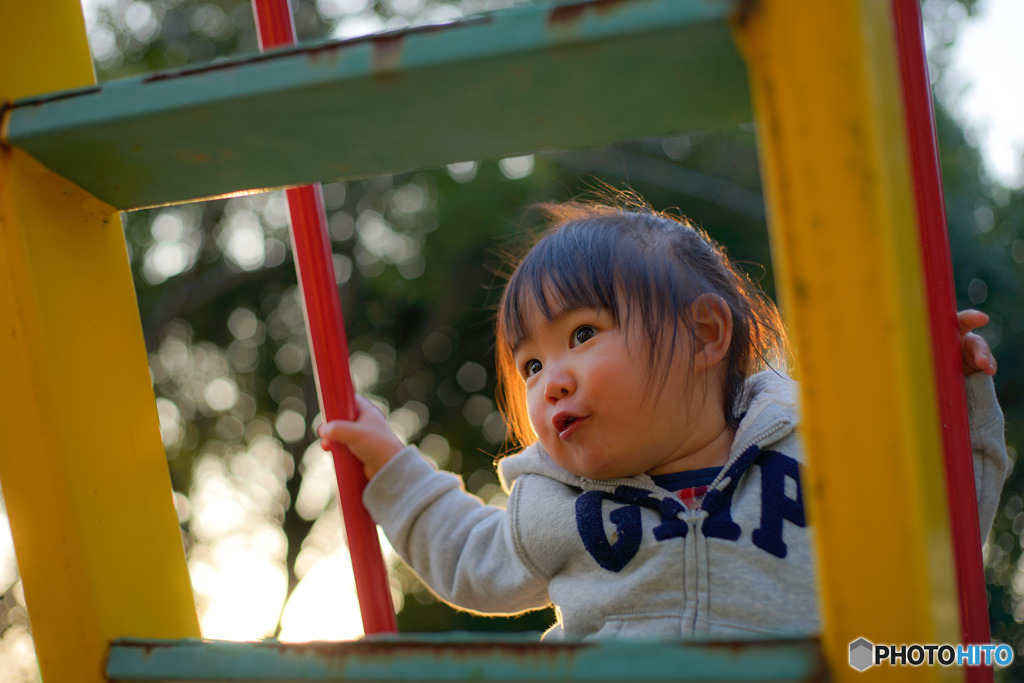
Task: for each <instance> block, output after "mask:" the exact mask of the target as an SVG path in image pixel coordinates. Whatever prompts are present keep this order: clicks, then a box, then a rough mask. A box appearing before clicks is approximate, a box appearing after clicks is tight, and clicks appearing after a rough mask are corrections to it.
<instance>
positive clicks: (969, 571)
mask: <svg viewBox="0 0 1024 683" xmlns="http://www.w3.org/2000/svg"><path fill="white" fill-rule="evenodd" d="M892 9H893V15H894V18H895V25H896V42H897V51H898V53H899V61H900V72H901V76H902V82H903V105H904V106H903V111H904V119H905V121H906V128H907V140H908V144H909V146H910V158H911V164H912V167H913V170H912V174H913V181H914V188H915V194H916V201H917V222H918V231H919V241H920V244H921V253H922V260H923V265H924V275H925V281H926V282H927V288H926V289H927V292H928V313H929V319H930V323H931V337H932V351H933V353H934V357H935V379H936V387H937V389H938V394H939V395H938V399H939V416H940V419H941V421H942V438H943V449H944V455H945V465H946V490H947V493H948V497H949V505H950V524H951V528H952V532H953V552H954V556H955V561H956V574H957V583H958V584H959V603H960V628H961V631H962V636H963V642H964V643H967V644H987V643H989V642H991V633H990V631H989V622H988V604H987V600H986V597H985V571H984V567H983V563H982V557H981V544H982V538H981V532H980V530H979V528H978V503H977V492H976V491H975V490H974V465H973V461H972V456H971V437H970V431H969V427H968V424H967V399H966V396H965V394H964V378H963V356H962V352H961V350H960V336H959V331H958V325H957V317H956V295H955V291H954V287H953V265H952V259H951V257H950V251H949V238H948V231H947V227H946V212H945V202H944V201H943V197H942V176H941V173H940V170H939V153H938V141H937V136H936V132H935V112H934V111H933V109H932V96H931V86H930V82H929V79H928V63H927V58H926V55H925V49H924V39H923V36H922V27H921V8H920V6H919V4H918V0H892ZM965 671H966V672H967V680H968V681H971V682H972V683H980V682H981V681H992V676H993V674H992V669H991V667H967V668H966V669H965Z"/></svg>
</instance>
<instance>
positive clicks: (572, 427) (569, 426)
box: [553, 415, 584, 439]
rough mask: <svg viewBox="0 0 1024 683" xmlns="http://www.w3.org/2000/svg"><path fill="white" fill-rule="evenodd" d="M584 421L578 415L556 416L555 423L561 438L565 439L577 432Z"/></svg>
mask: <svg viewBox="0 0 1024 683" xmlns="http://www.w3.org/2000/svg"><path fill="white" fill-rule="evenodd" d="M583 419H584V418H582V417H579V416H578V415H556V416H555V419H554V420H553V422H554V426H555V431H557V432H558V436H559V438H562V439H565V438H567V437H568V436H569V435H570V434H572V433H573V432H574V431H576V427H577V426H578V425H579V424H580V422H582V420H583Z"/></svg>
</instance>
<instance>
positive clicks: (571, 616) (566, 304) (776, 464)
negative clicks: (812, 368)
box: [319, 203, 1006, 638]
mask: <svg viewBox="0 0 1024 683" xmlns="http://www.w3.org/2000/svg"><path fill="white" fill-rule="evenodd" d="M545 209H546V211H547V214H548V215H549V217H550V219H551V227H550V229H549V230H548V231H547V233H546V234H545V236H544V237H543V238H542V239H541V240H540V241H539V242H538V243H537V244H536V245H535V246H534V247H533V248H532V249H531V250H530V251H529V253H528V254H527V255H526V256H525V258H523V260H522V261H521V262H520V263H519V265H518V267H517V268H516V269H515V271H514V273H513V274H512V277H511V278H510V280H509V283H508V285H507V287H506V289H505V292H504V294H503V296H502V299H501V303H500V306H499V312H498V319H497V355H498V369H499V387H500V398H501V400H502V407H503V410H504V413H505V416H506V418H507V420H508V423H509V426H510V429H511V432H512V435H513V438H514V439H515V440H517V441H518V442H519V443H520V445H522V446H524V447H525V450H523V451H522V452H520V453H518V454H516V455H513V456H510V457H507V458H504V459H503V460H501V461H500V462H499V463H498V472H499V476H500V479H501V482H502V485H503V486H504V487H505V489H506V490H507V491H508V495H509V498H508V505H507V508H505V509H502V508H498V507H492V506H487V505H484V504H482V503H481V501H480V500H479V499H477V498H476V497H474V496H471V495H469V494H468V493H466V492H465V491H464V490H463V487H462V483H461V481H460V480H459V479H458V478H457V477H455V476H454V475H451V474H448V473H445V472H438V471H437V470H435V468H434V467H433V466H432V465H431V464H430V463H429V462H428V461H427V460H426V459H425V458H423V457H422V456H421V455H420V454H419V452H418V451H417V450H416V449H415V448H414V447H411V446H409V447H406V446H404V445H403V444H402V443H401V442H400V441H399V440H398V438H397V437H396V436H395V435H394V434H393V433H392V431H391V430H390V429H389V427H388V425H387V422H386V420H385V418H384V416H383V415H382V414H381V413H380V411H378V410H377V409H376V408H374V407H373V406H372V405H371V404H370V403H369V402H368V401H366V400H365V399H362V398H360V399H358V408H359V416H358V418H357V419H356V420H355V421H354V422H346V421H333V422H330V423H327V424H325V425H323V426H322V427H321V428H320V431H319V434H320V437H321V438H322V439H323V440H324V441H325V444H326V442H327V441H331V440H333V441H340V442H343V443H346V444H347V445H348V446H349V448H350V450H351V451H352V452H353V453H354V454H355V455H356V457H358V458H359V459H360V460H361V461H362V463H363V465H364V468H365V470H366V475H367V477H368V479H369V484H368V485H367V488H366V492H365V495H364V501H365V503H366V506H367V508H368V509H369V511H370V513H371V514H372V515H373V517H374V518H375V519H376V520H377V521H378V522H379V523H380V524H381V525H382V526H383V528H384V531H385V533H386V534H387V536H388V538H389V540H390V541H391V543H392V545H393V546H394V547H395V549H396V550H397V551H398V552H399V554H400V555H401V556H402V557H403V558H404V559H405V560H406V561H407V562H408V563H409V564H410V565H411V566H412V568H413V569H414V570H415V571H416V572H417V573H418V574H419V575H420V577H421V578H422V579H423V580H424V581H425V582H426V584H427V585H428V586H430V587H431V589H432V590H433V591H435V592H436V593H437V594H438V595H439V596H440V597H441V598H442V599H444V600H446V601H447V602H449V603H452V604H453V605H456V606H459V607H462V608H464V609H468V610H472V611H476V612H482V613H487V614H511V613H516V612H521V611H525V610H530V609H536V608H541V607H545V606H547V605H548V604H551V603H553V604H554V605H555V606H556V608H557V614H558V621H557V623H556V624H555V625H554V626H553V627H552V628H551V629H550V630H549V631H548V633H547V634H546V635H547V636H549V637H572V638H587V637H596V638H602V637H610V636H626V637H629V636H655V637H666V638H690V637H694V636H736V635H741V636H746V635H751V634H786V633H790V634H791V633H809V632H815V631H817V630H818V627H819V622H818V619H819V617H818V609H817V603H816V596H815V591H814V585H815V582H814V568H813V561H812V551H811V541H810V535H809V528H808V525H807V519H806V516H805V514H804V504H803V494H802V485H801V480H800V467H801V464H802V462H803V452H802V449H801V447H800V442H799V439H798V438H797V431H796V429H797V427H798V425H799V418H798V414H797V411H796V404H797V387H796V384H795V383H794V382H793V381H792V380H790V379H788V378H787V377H785V376H784V375H782V374H781V373H780V372H778V371H777V370H776V369H774V368H776V367H780V365H781V362H782V360H783V359H784V358H785V357H786V355H787V353H788V347H787V340H786V335H785V331H784V328H783V325H782V323H781V321H780V318H779V315H778V312H777V310H776V308H775V306H774V304H772V302H771V301H770V300H769V299H768V298H767V297H765V296H764V295H763V294H762V293H761V292H760V291H759V290H758V289H757V288H756V287H755V286H754V285H753V284H752V283H751V282H750V281H749V280H748V279H747V277H746V276H744V275H743V274H742V273H741V272H740V271H738V270H737V269H736V268H735V267H734V266H733V265H732V263H731V262H730V261H729V260H728V258H727V257H726V255H725V253H724V251H723V250H722V249H721V248H720V247H719V246H718V245H716V244H715V243H714V242H713V241H712V240H711V239H710V238H709V237H708V236H707V235H706V234H705V233H704V232H703V231H701V230H699V229H698V228H696V227H694V226H693V225H691V224H689V223H687V222H685V221H681V220H676V219H674V218H671V217H668V216H666V215H663V214H658V213H654V212H652V211H650V210H647V209H639V210H623V209H619V208H614V207H609V206H602V205H591V204H579V203H570V204H565V205H549V206H547V207H545ZM961 323H962V325H961V326H962V329H961V333H962V336H963V340H964V358H965V368H966V369H967V370H968V371H970V372H975V371H978V370H982V371H984V373H978V372H975V374H973V375H972V376H971V377H970V378H969V380H968V388H969V392H970V396H969V398H970V405H971V407H972V415H971V419H972V427H973V429H974V435H975V437H976V439H975V443H976V444H977V445H978V449H977V450H976V451H975V461H976V462H975V471H976V472H984V473H985V476H986V477H987V479H986V480H985V481H979V482H978V483H979V486H978V493H979V507H980V510H979V512H980V516H981V524H982V532H983V533H985V532H987V530H988V528H989V526H990V525H991V522H992V517H993V515H994V512H995V506H996V503H997V502H998V496H999V488H1000V487H1001V485H1002V480H1003V473H1004V472H1005V467H1006V453H1005V446H1004V444H1003V438H1002V416H1001V413H1000V412H999V408H998V406H997V405H996V402H995V398H994V392H993V389H992V383H991V380H990V379H989V378H988V377H986V373H987V374H993V373H994V372H995V363H994V361H993V360H992V356H991V353H990V352H989V350H988V347H987V345H985V343H984V341H983V340H981V338H980V337H978V336H977V335H974V334H972V333H971V332H970V330H971V329H972V328H974V327H977V326H979V325H981V324H984V314H981V313H978V312H976V311H972V312H965V313H963V314H961ZM978 430H981V432H982V433H981V434H980V435H979V433H978ZM980 459H985V460H986V461H988V462H987V464H986V465H985V466H984V467H983V466H982V463H980V462H979V460H980Z"/></svg>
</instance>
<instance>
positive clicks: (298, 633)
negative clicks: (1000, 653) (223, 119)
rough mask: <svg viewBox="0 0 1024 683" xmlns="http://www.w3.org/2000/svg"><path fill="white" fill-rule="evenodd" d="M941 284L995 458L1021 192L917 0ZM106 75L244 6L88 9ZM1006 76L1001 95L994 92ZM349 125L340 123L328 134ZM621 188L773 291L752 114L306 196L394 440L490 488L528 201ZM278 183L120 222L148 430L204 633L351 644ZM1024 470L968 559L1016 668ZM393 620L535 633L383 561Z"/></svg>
mask: <svg viewBox="0 0 1024 683" xmlns="http://www.w3.org/2000/svg"><path fill="white" fill-rule="evenodd" d="M292 4H293V9H294V11H295V15H296V24H297V30H298V33H299V37H300V40H315V39H322V38H329V37H334V38H347V37H354V36H359V35H364V34H366V33H371V32H375V31H380V30H387V29H393V28H401V27H406V26H409V25H414V24H421V23H433V22H440V21H450V20H453V19H457V18H459V17H461V16H464V15H467V14H472V13H475V12H479V11H485V10H491V9H498V8H501V7H506V6H510V5H513V4H517V3H516V2H514V1H513V0H463V1H462V2H438V1H436V0H315V1H314V0H292ZM923 8H924V16H925V19H926V24H927V36H928V44H929V51H930V55H929V58H930V61H931V69H932V76H933V80H934V81H935V86H936V91H937V92H938V93H939V97H938V100H937V102H936V108H937V109H936V111H937V116H938V124H939V136H940V150H941V155H942V172H943V176H944V182H945V192H946V204H947V213H948V219H949V226H950V239H951V244H952V252H953V261H954V268H955V279H956V291H957V297H958V303H959V305H960V306H961V307H967V306H974V307H979V308H981V309H983V310H985V311H986V312H988V313H989V314H990V315H991V316H992V323H991V324H990V325H989V326H988V327H987V328H985V329H984V330H983V331H982V334H984V335H985V337H986V338H987V339H988V341H989V343H990V345H991V346H992V347H993V349H994V350H995V353H996V355H997V356H998V358H999V364H1000V366H999V374H998V376H997V378H996V384H997V388H998V391H999V395H1000V399H1001V402H1002V405H1003V407H1004V410H1005V412H1006V415H1007V429H1008V441H1009V444H1010V454H1011V458H1013V459H1016V454H1017V447H1018V446H1019V445H1020V444H1021V443H1022V438H1024V420H1022V414H1024V397H1022V383H1024V366H1022V363H1021V360H1022V350H1024V309H1022V307H1021V302H1022V301H1024V271H1022V266H1021V264H1022V263H1024V195H1022V190H1021V187H1020V183H1019V182H1018V181H1019V178H1018V179H1017V180H1016V181H1015V180H1014V179H1012V178H1010V179H1008V178H1007V177H1005V176H1001V177H999V179H996V177H995V174H992V173H991V172H990V171H988V170H986V167H985V165H984V164H983V163H982V157H981V155H980V153H979V151H978V148H977V145H976V139H977V137H976V136H977V131H976V130H974V129H972V128H971V127H970V126H967V127H966V128H965V124H964V122H963V121H962V120H961V119H959V118H957V117H956V116H955V115H953V114H951V113H950V112H955V111H957V107H958V102H959V101H960V98H961V97H962V96H963V92H964V91H963V87H962V86H963V81H962V78H961V77H960V76H958V75H957V74H955V73H954V72H953V70H952V69H951V66H950V64H951V55H952V54H953V51H954V49H955V47H956V41H957V38H958V30H959V28H960V27H961V26H962V25H963V24H962V21H963V20H964V19H965V18H968V17H969V16H970V15H972V14H973V13H975V12H976V11H977V9H978V7H977V3H976V2H975V1H974V0H926V1H925V2H924V3H923ZM85 12H86V19H87V25H88V32H89V39H90V45H91V49H92V53H93V57H94V60H95V64H96V70H97V73H98V77H99V79H100V80H101V81H105V80H110V79H115V78H121V77H125V76H130V75H134V74H138V73H145V72H152V71H155V70H159V69H166V68H173V67H180V66H183V65H186V64H195V63H205V62H209V61H212V60H216V59H221V58H225V57H230V56H234V55H238V54H239V53H245V52H253V51H255V50H256V34H255V27H254V24H253V19H252V12H251V8H250V5H249V2H248V0H85ZM1007 87H1012V86H1011V85H1010V84H1007ZM339 134H347V135H351V134H358V131H339ZM605 184H607V185H610V186H613V187H619V188H624V187H627V186H628V187H631V188H633V189H635V190H636V191H638V192H639V193H640V194H641V195H643V196H644V197H646V198H647V199H648V200H649V201H650V202H651V204H653V205H654V206H655V207H656V208H659V209H675V210H677V211H679V212H681V213H683V214H685V215H687V216H690V217H691V218H692V219H694V220H695V221H696V222H698V223H699V224H701V225H702V226H704V227H705V228H706V229H707V230H708V231H709V232H710V233H711V234H712V235H713V236H714V237H715V238H716V239H718V240H719V241H721V242H723V243H724V244H725V245H726V246H727V248H728V250H729V252H730V254H731V255H732V256H733V258H734V259H736V260H738V261H739V262H741V263H742V264H743V266H744V267H745V268H746V269H747V270H748V272H749V273H750V274H751V275H752V277H753V278H754V279H755V280H757V281H758V282H760V283H761V284H762V286H763V287H764V288H765V289H766V290H767V291H768V292H769V293H772V292H773V278H772V268H771V259H770V254H769V248H768V242H767V234H766V226H765V212H764V205H763V199H762V195H761V185H760V178H759V172H758V166H757V156H756V149H755V129H754V126H752V125H747V126H734V127H728V128H723V129H716V130H707V131H700V132H689V133H687V134H684V135H678V136H674V137H668V138H657V139H645V140H635V141H629V142H623V143H620V144H617V145H614V146H611V147H607V148H601V149H589V150H573V151H549V152H543V153H538V154H535V155H529V156H523V157H514V158H507V159H481V160H466V161H464V162H461V163H456V164H451V165H449V166H446V167H444V168H439V169H433V170H424V171H417V172H414V173H408V174H403V175H394V176H385V177H380V178H371V179H366V180H360V181H355V182H347V183H333V184H327V185H325V186H324V193H325V199H326V205H327V210H328V217H329V223H330V232H331V238H332V241H333V246H334V254H335V256H334V259H335V266H336V271H337V279H338V284H339V287H340V289H341V294H342V306H343V309H344V311H345V314H346V322H347V327H348V334H349V343H350V347H351V358H350V361H351V368H352V374H353V379H354V381H355V384H356V387H357V389H358V390H359V391H360V392H362V393H364V394H367V395H369V396H370V397H372V398H373V400H375V401H376V402H377V403H378V404H379V405H380V406H381V407H382V408H383V409H384V410H385V412H386V413H387V414H388V416H389V421H390V422H391V424H392V426H393V427H394V428H395V430H396V431H397V432H398V433H399V434H400V435H401V436H403V437H404V438H405V439H407V440H408V441H409V442H412V443H416V444H419V445H420V447H421V449H422V450H423V451H424V452H425V453H427V454H428V455H429V456H430V457H431V458H433V459H434V460H435V461H436V462H437V463H438V464H439V465H440V466H442V467H445V468H448V469H451V470H453V471H456V472H460V473H461V474H462V475H463V476H464V478H465V481H466V485H467V488H468V489H469V490H470V491H472V492H474V493H476V494H477V495H479V496H480V497H481V498H483V499H484V500H487V501H490V502H494V503H500V502H502V500H503V498H504V496H503V494H502V492H501V490H500V488H499V487H498V483H497V479H496V477H495V474H494V460H495V458H496V457H498V456H500V455H501V453H502V448H503V440H504V437H505V426H504V423H503V421H502V418H501V415H500V414H499V413H498V411H497V409H496V406H495V402H494V389H495V374H494V365H493V337H492V315H493V310H494V306H495V304H496V301H497V297H498V295H499V293H500V289H501V285H502V280H501V277H500V272H501V271H502V269H503V266H504V265H505V258H504V256H503V254H506V253H508V252H509V251H514V250H515V249H516V248H517V246H518V245H519V244H520V243H521V242H522V240H523V235H524V234H525V233H526V232H527V231H528V228H529V227H530V224H529V220H528V219H527V218H526V216H527V214H526V212H525V207H527V206H528V205H530V204H531V203H534V202H539V201H549V200H566V199H571V198H575V197H579V196H581V195H585V194H586V193H587V192H589V191H591V190H593V189H594V188H595V187H599V186H601V185H605ZM287 220H288V219H287V207H286V203H285V200H284V196H283V194H282V193H280V192H272V193H267V194H259V195H252V196H245V197H236V198H232V199H227V200H216V201H210V202H204V203H197V204H189V205H181V206H173V207H165V208H159V209H152V210H144V211H137V212H133V213H128V214H124V215H123V221H124V230H125V237H126V240H127V244H128V252H129V256H130V259H131V264H132V269H133V273H134V275H135V283H136V289H137V293H138V300H139V310H140V314H141V319H142V324H143V328H144V334H145V340H146V346H147V350H148V353H149V358H150V367H151V373H152V378H153V387H154V391H155V394H156V397H157V398H156V403H157V406H156V407H157V410H158V412H159V415H160V428H161V435H162V438H163V442H164V446H165V448H166V454H167V464H168V468H169V470H170V474H171V480H172V484H173V488H174V501H175V506H176V509H177V512H178V518H179V520H180V522H181V533H182V540H183V542H184V545H185V548H186V551H187V556H188V563H189V568H190V571H191V576H192V582H193V586H194V589H195V599H196V607H197V609H198V612H199V615H200V620H201V624H202V629H203V634H204V635H205V636H206V637H209V638H223V639H239V640H241V639H257V638H263V637H277V638H280V639H282V640H295V641H298V640H310V639H321V640H331V639H347V638H352V637H356V636H358V635H359V634H360V633H361V626H360V623H359V617H358V608H357V605H356V602H355V597H354V592H353V588H352V578H351V568H350V566H349V563H348V555H347V548H346V546H345V537H344V530H343V527H342V522H341V517H340V512H339V510H338V504H337V501H336V499H335V483H334V475H333V465H332V463H331V461H330V457H329V455H328V454H325V453H324V452H323V451H321V449H320V448H319V446H318V444H317V442H316V440H315V439H314V429H315V426H316V425H317V424H318V421H319V415H318V407H317V401H316V390H315V386H314V381H313V377H312V374H311V365H310V357H309V351H308V347H307V342H306V330H305V327H304V320H303V314H302V309H301V301H300V296H299V293H298V290H297V287H296V277H295V271H294V268H293V265H292V259H291V254H290V251H291V247H290V244H289V238H288V227H287ZM1022 484H1024V474H1022V473H1021V472H1020V471H1016V470H1015V471H1014V473H1013V474H1012V476H1011V478H1010V480H1009V481H1008V482H1007V485H1006V488H1005V491H1004V495H1003V501H1002V504H1001V510H1000V513H999V514H998V515H997V517H996V525H995V529H994V530H993V532H992V535H991V537H990V539H989V542H988V544H987V546H986V562H987V576H988V581H989V600H990V614H991V621H992V631H993V636H994V638H995V639H996V640H998V641H1002V642H1009V643H1011V644H1013V646H1014V647H1015V649H1016V650H1017V653H1018V657H1020V659H1018V662H1019V664H1018V665H1016V668H1015V669H1014V670H1012V671H1007V672H1003V673H1002V675H1003V676H1005V677H1007V678H1006V680H1020V679H1021V678H1022V677H1024V656H1022V654H1024V651H1022V649H1021V648H1022V645H1024V604H1022V598H1024V571H1022V567H1021V540H1020V539H1021V532H1022V531H1024V498H1022V488H1024V487H1022ZM388 561H389V563H390V564H391V565H392V567H393V571H392V593H393V597H394V600H395V604H396V607H397V608H398V609H399V610H400V611H399V618H398V620H399V627H400V629H401V630H403V631H446V630H452V629H458V630H467V629H472V630H499V631H513V630H537V631H539V630H541V629H544V628H546V627H547V626H548V625H549V624H550V623H551V621H552V619H553V617H552V615H551V614H550V613H549V612H547V611H542V612H537V613H533V614H530V615H527V616H525V617H521V618H519V619H489V618H481V617H473V616H469V615H466V614H461V613H457V612H455V611H453V610H451V609H449V608H448V607H446V606H444V605H443V604H441V603H439V602H437V600H436V599H434V598H433V596H432V595H431V594H430V593H429V591H427V590H426V589H425V588H424V587H423V586H422V585H421V584H420V583H419V581H418V580H417V579H416V578H415V577H414V576H413V575H412V574H411V573H410V572H409V571H408V570H406V569H404V568H403V567H402V566H401V565H400V564H399V563H398V562H397V560H396V558H394V556H393V553H390V552H389V553H388ZM0 595H2V598H0V679H2V680H5V681H35V680H38V669H37V667H36V664H35V659H34V654H33V651H32V641H31V626H30V624H29V621H28V617H27V612H26V610H25V605H24V596H23V593H22V591H21V582H20V579H19V577H18V573H17V564H16V560H15V557H14V553H13V548H12V546H11V541H10V535H9V533H8V532H7V528H6V517H3V518H2V519H0Z"/></svg>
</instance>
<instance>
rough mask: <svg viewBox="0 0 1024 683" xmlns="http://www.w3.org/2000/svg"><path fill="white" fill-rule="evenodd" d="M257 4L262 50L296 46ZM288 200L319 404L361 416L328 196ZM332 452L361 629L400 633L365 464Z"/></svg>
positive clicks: (267, 6)
mask: <svg viewBox="0 0 1024 683" xmlns="http://www.w3.org/2000/svg"><path fill="white" fill-rule="evenodd" d="M252 4H253V10H254V12H255V15H256V26H257V29H258V31H259V40H260V50H261V51H263V50H268V49H271V48H274V47H278V46H281V45H294V44H295V25H294V23H293V22H292V14H291V7H290V6H289V0H252ZM287 197H288V209H289V211H290V213H291V226H292V231H291V234H292V246H293V249H294V251H295V268H296V270H297V271H298V274H299V285H300V287H301V289H302V298H303V301H304V303H305V310H306V323H307V327H308V329H309V340H310V346H311V347H312V352H313V365H314V374H315V376H316V385H317V393H318V394H319V396H320V407H321V409H322V410H323V414H324V419H325V421H329V420H334V419H344V420H353V419H355V417H356V404H355V393H354V391H353V389H352V378H351V377H350V375H349V371H348V341H347V340H346V338H345V327H344V322H343V319H342V315H341V298H340V296H339V295H338V287H337V283H336V281H335V278H334V262H333V260H332V257H331V243H330V239H329V237H328V233H327V220H326V213H325V211H324V203H323V194H322V192H321V188H320V185H319V184H316V185H306V186H304V187H299V188H294V189H290V190H288V191H287ZM331 451H332V453H333V454H334V468H335V472H336V473H337V477H338V494H339V496H340V500H341V509H342V514H343V515H344V518H345V532H346V535H347V537H348V546H349V553H350V555H351V559H352V572H353V574H354V576H355V581H356V592H357V594H358V596H359V609H360V612H361V615H362V619H363V631H364V632H365V633H366V634H367V635H370V634H374V633H394V632H395V631H397V626H396V624H395V611H394V606H393V605H392V603H391V589H390V587H389V585H388V579H387V572H386V571H385V569H384V562H383V560H382V558H381V551H380V542H379V540H378V538H377V527H376V525H375V524H374V521H373V519H371V518H370V515H369V513H368V512H367V511H366V508H365V507H363V503H362V496H363V488H364V487H365V486H366V477H365V475H364V474H363V466H362V464H361V463H360V462H359V461H358V460H356V458H355V457H354V456H353V455H352V454H351V453H349V452H348V449H347V448H346V447H345V446H343V445H341V444H334V445H333V446H332V448H331Z"/></svg>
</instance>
